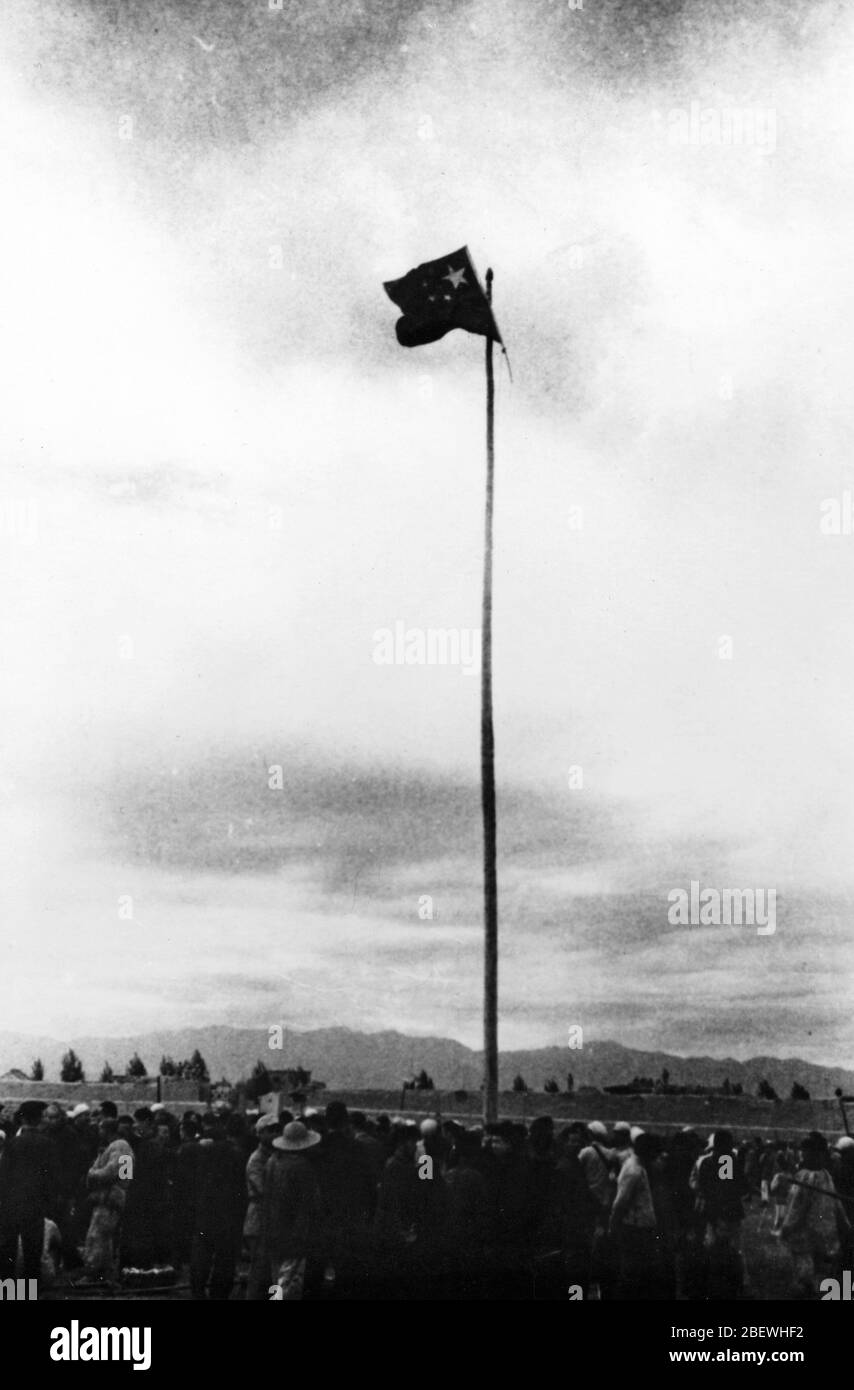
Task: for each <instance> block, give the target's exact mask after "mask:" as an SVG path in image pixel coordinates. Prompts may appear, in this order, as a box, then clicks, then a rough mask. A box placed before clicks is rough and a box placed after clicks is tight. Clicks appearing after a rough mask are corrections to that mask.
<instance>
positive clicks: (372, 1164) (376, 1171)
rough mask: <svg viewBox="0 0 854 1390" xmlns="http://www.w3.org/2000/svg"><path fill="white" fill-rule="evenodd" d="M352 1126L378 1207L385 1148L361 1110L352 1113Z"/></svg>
mask: <svg viewBox="0 0 854 1390" xmlns="http://www.w3.org/2000/svg"><path fill="white" fill-rule="evenodd" d="M350 1124H351V1127H352V1130H353V1137H354V1139H355V1140H356V1143H357V1144H358V1145H359V1147H360V1149H361V1150H362V1153H363V1155H364V1158H365V1162H366V1163H367V1165H368V1171H369V1172H370V1175H371V1181H372V1182H373V1184H374V1204H375V1205H376V1190H377V1186H378V1184H379V1180H380V1174H381V1173H382V1170H383V1168H384V1167H385V1161H386V1157H387V1155H386V1151H385V1147H384V1145H383V1144H382V1143H381V1142H380V1140H379V1139H378V1138H377V1135H376V1134H375V1133H374V1131H373V1130H372V1129H371V1128H369V1126H368V1122H367V1120H366V1119H365V1116H364V1115H363V1114H362V1112H361V1110H354V1111H352V1112H351V1114H350Z"/></svg>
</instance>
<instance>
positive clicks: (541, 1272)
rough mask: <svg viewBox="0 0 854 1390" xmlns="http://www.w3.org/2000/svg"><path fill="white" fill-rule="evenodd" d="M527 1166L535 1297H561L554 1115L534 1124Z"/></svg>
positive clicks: (562, 1258) (562, 1264)
mask: <svg viewBox="0 0 854 1390" xmlns="http://www.w3.org/2000/svg"><path fill="white" fill-rule="evenodd" d="M525 1167H526V1173H525V1189H526V1194H527V1201H528V1217H527V1220H528V1229H529V1235H530V1245H531V1264H532V1273H533V1278H534V1297H535V1298H537V1299H540V1300H544V1299H545V1300H551V1299H553V1298H557V1297H559V1293H560V1291H561V1290H563V1288H564V1284H565V1277H564V1268H563V1266H564V1256H563V1248H562V1245H561V1241H560V1236H559V1231H560V1222H559V1218H558V1207H559V1191H558V1178H557V1149H556V1145H555V1134H554V1120H553V1119H552V1117H551V1115H538V1116H537V1117H536V1119H534V1120H532V1121H531V1125H530V1128H529V1130H528V1140H527V1145H526V1148H525Z"/></svg>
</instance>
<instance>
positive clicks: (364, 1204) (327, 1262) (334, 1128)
mask: <svg viewBox="0 0 854 1390" xmlns="http://www.w3.org/2000/svg"><path fill="white" fill-rule="evenodd" d="M324 1128H325V1131H326V1133H325V1134H324V1135H323V1139H322V1142H321V1145H320V1148H319V1149H318V1151H317V1159H316V1164H315V1171H316V1173H317V1180H318V1182H319V1184H320V1195H321V1198H322V1202H323V1218H324V1235H323V1242H322V1243H323V1251H322V1257H323V1266H324V1267H323V1270H322V1271H320V1273H321V1275H323V1276H325V1287H326V1289H327V1291H329V1290H331V1289H332V1288H333V1287H334V1289H335V1293H336V1296H337V1297H339V1298H347V1297H350V1296H353V1295H355V1293H356V1292H357V1290H358V1286H359V1283H360V1281H363V1280H364V1278H365V1274H366V1271H367V1269H368V1265H369V1245H370V1230H371V1223H372V1221H373V1217H374V1210H375V1207H376V1183H375V1181H374V1179H373V1177H372V1174H371V1168H370V1164H369V1160H368V1157H367V1155H366V1153H365V1149H364V1146H363V1145H361V1144H359V1143H358V1142H357V1140H356V1139H355V1138H354V1136H353V1134H352V1131H351V1129H350V1116H349V1114H348V1111H347V1106H346V1105H345V1104H344V1102H343V1101H341V1100H333V1101H330V1102H329V1104H328V1105H327V1107H326V1115H325V1126H324Z"/></svg>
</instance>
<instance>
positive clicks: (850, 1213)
mask: <svg viewBox="0 0 854 1390" xmlns="http://www.w3.org/2000/svg"><path fill="white" fill-rule="evenodd" d="M830 1171H831V1177H832V1178H833V1182H834V1186H835V1187H836V1191H837V1192H838V1193H839V1196H840V1198H841V1199H842V1203H843V1210H844V1212H845V1216H846V1218H847V1221H848V1229H847V1231H846V1230H845V1229H844V1226H843V1234H842V1268H843V1269H854V1139H852V1137H851V1135H850V1134H843V1135H842V1137H841V1139H837V1141H836V1144H835V1145H834V1151H833V1155H832V1160H831V1170H830Z"/></svg>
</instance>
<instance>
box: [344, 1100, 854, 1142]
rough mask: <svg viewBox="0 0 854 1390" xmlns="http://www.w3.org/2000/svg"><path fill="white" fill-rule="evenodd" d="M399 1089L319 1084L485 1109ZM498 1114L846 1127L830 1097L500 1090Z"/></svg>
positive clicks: (428, 1108) (472, 1111) (678, 1124)
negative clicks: (790, 1098) (377, 1089)
mask: <svg viewBox="0 0 854 1390" xmlns="http://www.w3.org/2000/svg"><path fill="white" fill-rule="evenodd" d="M401 1099H402V1097H401V1093H400V1091H333V1090H328V1091H325V1092H324V1096H323V1102H324V1104H328V1103H329V1101H330V1100H343V1101H344V1102H345V1103H346V1104H347V1106H348V1107H349V1109H351V1110H364V1111H366V1112H367V1111H371V1112H378V1111H379V1112H383V1111H384V1112H385V1113H386V1114H387V1115H398V1114H404V1115H411V1116H412V1117H413V1118H421V1117H423V1116H424V1115H428V1114H436V1113H437V1112H438V1113H439V1114H441V1115H446V1116H454V1117H459V1118H461V1119H471V1120H479V1119H480V1117H481V1115H482V1113H483V1098H482V1095H481V1093H480V1092H479V1091H469V1092H468V1094H467V1098H466V1099H465V1100H462V1099H457V1096H456V1093H455V1092H453V1091H406V1092H405V1095H404V1097H403V1100H404V1102H405V1104H404V1107H403V1108H402V1107H401ZM498 1109H499V1113H500V1115H501V1118H502V1119H511V1120H512V1119H517V1120H526V1121H530V1120H532V1119H533V1118H534V1116H535V1115H551V1116H552V1117H553V1118H554V1119H555V1120H556V1121H558V1122H559V1123H568V1122H569V1121H570V1120H584V1121H587V1122H589V1121H590V1120H602V1121H604V1122H605V1123H606V1124H609V1123H610V1124H613V1123H614V1122H615V1121H617V1120H625V1121H627V1123H628V1124H640V1125H649V1126H650V1127H652V1128H657V1129H661V1130H668V1129H681V1128H682V1126H683V1125H694V1126H695V1128H696V1129H698V1130H703V1131H706V1132H709V1131H711V1130H713V1129H715V1128H717V1129H721V1128H727V1129H732V1130H734V1131H735V1132H736V1134H738V1133H739V1132H740V1131H741V1132H743V1131H745V1130H748V1131H750V1130H756V1131H757V1132H761V1133H762V1132H768V1134H769V1137H770V1136H771V1135H773V1133H774V1132H776V1131H779V1133H780V1135H781V1137H783V1136H785V1135H786V1134H789V1133H791V1134H798V1133H806V1132H807V1131H808V1130H811V1129H818V1130H821V1132H822V1133H823V1134H825V1135H827V1136H828V1137H829V1138H835V1137H837V1136H838V1135H841V1134H844V1133H845V1126H844V1123H843V1119H842V1114H841V1112H840V1109H839V1104H838V1102H837V1101H836V1100H781V1101H769V1100H759V1099H757V1098H756V1097H753V1096H655V1095H650V1096H611V1095H607V1094H605V1093H600V1094H598V1095H592V1096H590V1095H583V1096H567V1095H556V1096H555V1095H551V1096H550V1095H545V1094H544V1093H543V1092H531V1091H528V1092H523V1093H521V1094H520V1093H519V1092H518V1091H502V1092H501V1093H500V1095H499V1098H498Z"/></svg>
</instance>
